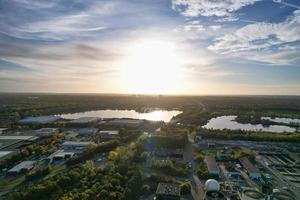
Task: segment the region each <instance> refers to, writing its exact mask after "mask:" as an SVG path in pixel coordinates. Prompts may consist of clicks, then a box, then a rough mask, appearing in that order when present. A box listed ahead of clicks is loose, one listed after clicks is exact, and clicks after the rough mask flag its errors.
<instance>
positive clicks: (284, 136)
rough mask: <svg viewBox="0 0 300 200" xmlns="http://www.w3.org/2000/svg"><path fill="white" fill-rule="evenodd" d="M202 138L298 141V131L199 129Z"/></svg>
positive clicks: (299, 140)
mask: <svg viewBox="0 0 300 200" xmlns="http://www.w3.org/2000/svg"><path fill="white" fill-rule="evenodd" d="M197 134H198V135H200V136H202V137H204V138H215V139H222V140H251V141H272V142H297V143H299V142H300V134H299V133H271V132H251V131H244V130H228V129H223V130H213V129H201V130H199V132H198V133H197Z"/></svg>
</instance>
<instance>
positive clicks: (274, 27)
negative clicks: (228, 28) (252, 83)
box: [208, 10, 300, 64]
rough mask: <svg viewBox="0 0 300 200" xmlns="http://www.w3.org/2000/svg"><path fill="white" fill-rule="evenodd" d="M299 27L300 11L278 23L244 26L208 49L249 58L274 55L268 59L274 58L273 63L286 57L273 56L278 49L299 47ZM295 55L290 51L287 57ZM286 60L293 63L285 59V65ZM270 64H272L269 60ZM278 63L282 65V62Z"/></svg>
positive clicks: (220, 38)
mask: <svg viewBox="0 0 300 200" xmlns="http://www.w3.org/2000/svg"><path fill="white" fill-rule="evenodd" d="M299 27H300V10H296V11H294V13H293V15H292V16H290V17H289V18H287V19H286V20H285V21H283V22H280V23H265V22H259V23H253V24H249V25H246V26H244V27H242V28H240V29H238V30H236V31H235V32H234V33H230V34H227V35H225V36H222V37H219V38H217V39H216V40H215V42H214V44H212V45H210V46H209V47H208V49H210V50H212V51H215V52H218V53H221V54H242V53H243V55H247V54H248V55H251V56H249V58H260V56H255V57H253V54H256V53H257V54H261V53H262V52H265V53H267V54H269V55H270V54H272V53H274V55H273V56H271V55H270V57H273V58H274V60H273V61H276V62H278V61H279V60H281V59H282V58H283V57H286V55H285V54H283V53H284V52H281V56H275V55H276V54H277V53H278V50H282V49H280V48H281V47H282V46H283V45H284V46H285V47H287V46H289V47H292V46H294V45H296V46H298V45H299V44H298V43H297V42H299V41H300V29H299ZM286 50H287V49H286ZM292 51H293V52H292ZM245 53H247V54H245ZM295 53H296V54H297V53H298V54H299V52H297V51H296V52H295V50H291V49H290V50H289V51H288V53H287V55H289V54H295ZM297 57H298V56H297ZM275 58H278V59H275ZM286 60H290V61H291V62H292V61H293V60H291V59H285V61H284V63H286ZM270 62H272V60H271V59H270ZM279 63H280V64H282V62H279Z"/></svg>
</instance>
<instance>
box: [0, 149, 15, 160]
mask: <svg viewBox="0 0 300 200" xmlns="http://www.w3.org/2000/svg"><path fill="white" fill-rule="evenodd" d="M13 153H14V151H0V160H2V159H5V158H7V157H9V156H11V155H12V154H13Z"/></svg>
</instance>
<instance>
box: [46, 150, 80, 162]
mask: <svg viewBox="0 0 300 200" xmlns="http://www.w3.org/2000/svg"><path fill="white" fill-rule="evenodd" d="M74 155H75V152H72V151H64V150H58V151H56V152H54V153H53V154H51V155H50V156H49V157H48V159H49V162H50V163H52V162H53V161H56V160H64V159H69V158H73V156H74Z"/></svg>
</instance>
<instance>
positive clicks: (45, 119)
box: [19, 115, 60, 124]
mask: <svg viewBox="0 0 300 200" xmlns="http://www.w3.org/2000/svg"><path fill="white" fill-rule="evenodd" d="M59 119H60V116H55V115H50V116H39V117H28V118H25V119H21V120H20V121H19V123H21V124H47V123H52V122H55V121H57V120H59Z"/></svg>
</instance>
